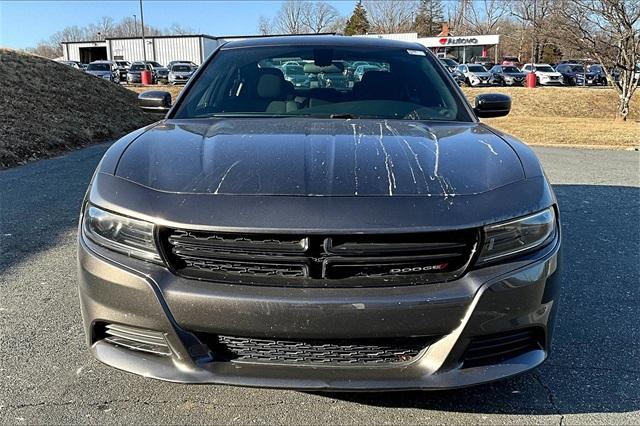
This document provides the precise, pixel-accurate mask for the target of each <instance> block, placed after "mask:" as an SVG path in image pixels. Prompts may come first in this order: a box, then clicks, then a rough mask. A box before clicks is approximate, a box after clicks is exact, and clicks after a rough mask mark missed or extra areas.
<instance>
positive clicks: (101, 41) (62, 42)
mask: <svg viewBox="0 0 640 426" xmlns="http://www.w3.org/2000/svg"><path fill="white" fill-rule="evenodd" d="M106 42H107V40H106V39H104V40H76V41H61V42H60V44H74V43H106Z"/></svg>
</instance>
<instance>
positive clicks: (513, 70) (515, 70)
mask: <svg viewBox="0 0 640 426" xmlns="http://www.w3.org/2000/svg"><path fill="white" fill-rule="evenodd" d="M502 71H503V72H520V70H519V69H518V68H517V67H512V66H505V67H502Z"/></svg>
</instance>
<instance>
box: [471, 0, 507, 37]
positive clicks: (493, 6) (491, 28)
mask: <svg viewBox="0 0 640 426" xmlns="http://www.w3.org/2000/svg"><path fill="white" fill-rule="evenodd" d="M508 11H509V10H508V8H507V3H506V2H505V1H504V0H479V1H475V2H472V3H470V4H469V6H468V7H467V8H466V9H465V12H466V13H465V14H464V15H462V19H463V20H464V21H465V22H466V23H467V24H468V25H469V27H470V28H471V29H472V30H473V31H474V32H476V33H477V34H491V33H495V32H496V31H497V28H498V26H499V24H500V22H501V21H502V20H503V18H504V16H505V15H506V14H507V13H508Z"/></svg>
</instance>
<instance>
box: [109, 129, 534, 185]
mask: <svg viewBox="0 0 640 426" xmlns="http://www.w3.org/2000/svg"><path fill="white" fill-rule="evenodd" d="M115 174H116V176H118V177H121V178H124V179H126V180H129V181H133V182H135V183H138V184H140V185H143V186H145V187H149V188H152V189H155V190H160V191H165V192H174V193H205V194H227V195H291V196H432V195H442V196H447V197H448V196H456V195H468V194H477V193H482V192H486V191H490V190H492V189H495V188H497V187H500V186H504V185H507V184H509V183H513V182H516V181H519V180H521V179H523V178H524V173H523V169H522V166H521V163H520V161H519V159H518V156H517V155H516V154H515V152H514V151H513V150H512V148H511V147H510V145H508V144H507V143H506V142H505V141H504V140H502V139H501V138H500V137H498V136H497V135H496V134H494V133H492V132H491V131H490V130H489V129H488V128H487V127H485V126H483V125H481V124H478V123H456V124H429V125H427V124H424V123H422V122H418V121H408V120H381V121H379V120H332V119H309V118H270V119H262V118H239V119H206V120H166V121H164V122H161V123H159V124H158V125H156V126H155V127H153V128H151V129H150V130H148V131H147V132H145V133H143V134H142V135H141V136H140V137H138V138H137V139H136V140H135V141H134V142H133V143H131V145H129V147H128V148H127V149H126V150H125V151H124V153H123V154H122V156H121V158H120V160H119V162H118V166H117V168H116V170H115Z"/></svg>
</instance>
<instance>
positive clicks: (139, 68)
mask: <svg viewBox="0 0 640 426" xmlns="http://www.w3.org/2000/svg"><path fill="white" fill-rule="evenodd" d="M145 68H146V67H145V66H144V64H133V65H131V67H130V68H129V70H131V71H143V70H144V69H145Z"/></svg>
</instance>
